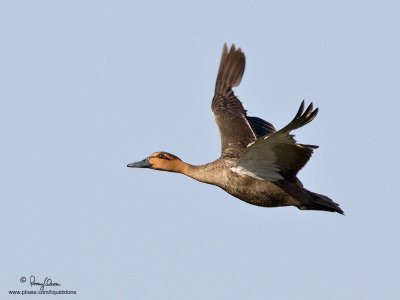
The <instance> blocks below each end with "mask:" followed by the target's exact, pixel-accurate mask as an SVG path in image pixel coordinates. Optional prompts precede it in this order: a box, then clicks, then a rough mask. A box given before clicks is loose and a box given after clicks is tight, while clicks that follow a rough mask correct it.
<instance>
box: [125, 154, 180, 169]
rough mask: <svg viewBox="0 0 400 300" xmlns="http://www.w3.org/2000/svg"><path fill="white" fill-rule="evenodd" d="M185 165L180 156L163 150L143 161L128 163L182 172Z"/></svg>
mask: <svg viewBox="0 0 400 300" xmlns="http://www.w3.org/2000/svg"><path fill="white" fill-rule="evenodd" d="M184 165H185V164H184V162H183V161H182V160H181V159H180V158H179V157H177V156H175V155H173V154H171V153H168V152H163V151H162V152H155V153H153V154H151V155H150V156H149V157H147V158H145V159H143V160H141V161H138V162H134V163H131V164H128V167H129V168H149V169H154V170H160V171H168V172H178V173H182V171H183V167H184Z"/></svg>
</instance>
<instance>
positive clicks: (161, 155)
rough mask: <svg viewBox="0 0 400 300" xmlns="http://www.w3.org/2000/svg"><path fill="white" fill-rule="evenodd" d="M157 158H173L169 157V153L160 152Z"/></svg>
mask: <svg viewBox="0 0 400 300" xmlns="http://www.w3.org/2000/svg"><path fill="white" fill-rule="evenodd" d="M157 158H160V159H166V160H171V159H172V158H170V157H168V156H167V155H165V154H163V153H160V154H158V155H157Z"/></svg>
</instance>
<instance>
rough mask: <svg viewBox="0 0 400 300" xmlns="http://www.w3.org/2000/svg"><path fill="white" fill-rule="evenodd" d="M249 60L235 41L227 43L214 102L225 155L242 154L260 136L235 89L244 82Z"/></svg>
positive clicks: (230, 156) (213, 107)
mask: <svg viewBox="0 0 400 300" xmlns="http://www.w3.org/2000/svg"><path fill="white" fill-rule="evenodd" d="M245 62H246V60H245V56H244V53H243V52H242V50H241V49H240V48H238V49H236V47H235V45H232V46H231V48H230V50H229V51H228V46H227V45H226V44H225V45H224V48H223V51H222V57H221V63H220V66H219V70H218V75H217V81H216V84H215V93H214V98H213V100H212V103H211V109H212V111H213V113H214V116H215V122H216V123H217V125H218V128H219V132H220V136H221V157H222V158H239V157H240V156H241V155H242V154H243V152H244V150H245V149H246V147H247V145H248V144H249V143H251V142H254V141H255V140H256V135H255V133H254V132H253V129H252V126H251V125H250V123H249V121H248V119H247V117H246V110H245V109H244V107H243V105H242V102H240V100H239V99H238V98H237V97H236V96H235V94H234V93H233V90H232V88H233V87H236V86H238V85H239V84H240V81H241V79H242V76H243V73H244V68H245ZM250 122H252V121H250ZM253 123H255V121H254V122H253ZM255 126H256V125H255Z"/></svg>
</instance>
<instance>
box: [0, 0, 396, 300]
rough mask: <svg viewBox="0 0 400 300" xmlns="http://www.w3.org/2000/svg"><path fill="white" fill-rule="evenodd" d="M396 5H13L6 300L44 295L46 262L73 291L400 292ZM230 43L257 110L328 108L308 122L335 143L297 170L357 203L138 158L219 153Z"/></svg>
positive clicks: (321, 189) (176, 294)
mask: <svg viewBox="0 0 400 300" xmlns="http://www.w3.org/2000/svg"><path fill="white" fill-rule="evenodd" d="M399 11H400V5H399V4H398V2H396V1H330V2H325V1H275V2H269V1H233V0H230V1H197V2H189V1H2V2H1V3H0V42H1V43H0V137H1V144H0V145H1V147H0V166H1V168H0V182H1V183H0V185H1V188H0V201H1V202H0V203H1V210H0V211H1V218H0V235H1V240H2V242H1V251H0V254H1V256H0V266H1V271H0V298H1V299H17V298H18V297H20V296H9V295H8V291H9V290H24V289H35V290H37V287H35V288H31V287H29V285H28V283H27V282H26V283H20V278H21V277H23V276H26V277H29V276H30V275H34V276H35V277H36V278H37V279H38V280H41V281H43V280H44V278H45V277H50V278H52V279H53V281H54V282H58V283H60V284H61V287H60V288H62V289H65V290H76V291H77V292H78V294H77V295H76V296H74V297H73V296H65V297H62V296H57V297H62V298H68V299H398V298H399V297H400V296H399V295H400V287H399V283H400V281H399V269H400V258H399V256H400V243H399V228H400V219H399V213H400V211H399V210H400V201H399V197H398V196H397V193H396V190H397V187H398V185H399V183H398V169H399V167H400V166H399V143H398V141H397V139H398V135H399V129H400V128H399V125H398V121H399V119H398V118H399V113H400V107H399V104H398V103H399V101H400V82H399V78H400V42H399V30H400V18H399ZM224 42H227V43H233V42H234V43H235V44H236V45H237V46H240V47H241V48H242V49H243V51H244V52H245V54H246V58H247V68H246V72H245V75H244V78H243V81H242V84H241V86H240V87H239V88H237V89H236V94H237V95H238V97H239V98H240V99H241V100H242V101H243V103H244V104H245V106H246V108H247V109H248V111H249V114H250V115H255V116H258V117H262V118H265V119H267V120H269V121H271V122H272V123H273V124H274V125H275V126H276V127H277V128H280V127H282V126H284V125H286V124H287V122H288V121H290V120H291V119H292V118H293V116H294V114H295V113H296V111H297V109H298V105H299V104H300V102H301V100H302V99H306V101H307V103H309V102H311V101H312V102H313V103H314V104H315V105H316V106H317V107H319V108H320V113H319V114H318V117H317V118H316V119H315V120H314V121H313V122H312V123H310V124H309V125H307V126H306V127H304V128H302V129H300V130H298V131H296V132H295V133H296V137H297V139H298V140H299V141H301V142H303V143H310V144H317V145H319V146H320V148H319V149H318V150H317V151H316V152H315V154H314V156H313V158H312V159H311V161H310V162H309V163H308V165H307V166H306V168H305V169H303V170H302V171H301V172H300V174H299V177H300V179H301V180H302V181H303V183H304V185H305V186H306V187H307V188H309V189H310V190H312V191H315V192H318V193H322V194H326V195H328V196H329V197H331V198H332V199H334V200H335V201H336V202H338V203H340V205H341V207H342V208H343V210H344V211H345V213H346V216H341V215H339V214H333V213H326V212H312V211H311V212H310V211H299V210H298V209H296V208H293V207H289V208H272V209H268V208H260V207H256V206H252V205H249V204H246V203H244V202H242V201H240V200H238V199H236V198H233V197H232V196H230V195H228V194H226V193H225V192H223V191H222V190H220V189H218V188H216V187H213V186H210V185H206V184H200V183H198V182H196V181H194V180H191V179H189V178H186V177H185V176H182V175H178V174H171V173H165V172H155V171H152V170H139V169H128V168H127V167H126V164H127V163H130V162H134V161H137V160H141V159H143V158H145V157H146V156H147V155H149V154H150V153H152V152H154V151H158V150H165V151H168V152H171V153H174V154H176V155H178V156H179V157H181V158H182V159H183V160H185V161H187V162H190V163H192V164H202V163H206V162H209V161H212V160H214V159H216V158H217V157H218V156H219V151H220V141H219V133H218V129H217V126H216V125H215V123H214V118H213V115H212V112H211V110H210V103H211V98H212V96H213V89H214V83H215V77H216V73H217V70H218V64H219V60H220V55H221V50H222V45H223V43H224ZM26 297H28V296H26ZM31 297H33V296H31ZM42 297H43V298H45V297H52V296H48V295H46V296H42ZM36 298H41V296H37V297H36ZM46 299H47V298H46Z"/></svg>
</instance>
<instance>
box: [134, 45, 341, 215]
mask: <svg viewBox="0 0 400 300" xmlns="http://www.w3.org/2000/svg"><path fill="white" fill-rule="evenodd" d="M244 69H245V56H244V54H243V52H242V51H241V49H240V48H239V49H236V47H235V45H232V46H231V48H230V50H228V47H227V45H226V44H225V45H224V48H223V52H222V58H221V63H220V66H219V70H218V75H217V81H216V85H215V94H214V97H213V100H212V103H211V109H212V111H213V113H214V116H215V121H216V123H217V125H218V128H219V131H220V136H221V156H220V158H218V159H217V160H216V161H214V162H211V163H208V164H205V165H201V166H193V165H190V164H188V163H186V162H183V161H182V160H181V159H180V158H178V157H177V156H175V155H173V154H170V153H167V152H155V153H153V154H151V155H150V156H149V157H147V158H146V159H144V160H142V161H139V162H136V163H132V164H129V165H128V167H135V168H151V169H155V170H161V171H169V172H176V173H182V174H185V175H187V176H189V177H192V178H194V179H196V180H198V181H201V182H204V183H209V184H213V185H216V186H218V187H220V188H222V189H223V190H225V191H226V192H228V193H229V194H231V195H233V196H235V197H237V198H239V199H241V200H243V201H245V202H247V203H250V204H254V205H258V206H264V207H277V206H290V205H292V206H295V207H297V208H299V209H302V210H323V211H332V212H338V213H341V214H343V211H342V210H341V209H340V207H339V205H338V204H337V203H335V202H333V201H332V200H331V199H329V198H328V197H327V196H324V195H320V194H317V193H313V192H311V191H308V190H307V189H305V188H304V187H303V185H302V183H301V182H300V180H299V179H298V178H297V173H298V172H299V171H300V169H301V168H303V167H304V166H305V164H306V163H307V162H308V160H309V159H310V157H311V155H312V153H313V150H314V149H316V148H318V146H314V145H306V144H298V143H297V142H296V140H295V139H294V137H293V135H291V134H290V132H291V131H292V130H295V129H298V128H300V127H302V126H304V125H306V124H308V123H309V122H311V121H312V120H313V119H314V118H315V117H316V115H317V113H318V109H315V110H314V109H313V105H312V103H311V104H310V105H309V106H308V107H307V108H306V110H304V101H303V102H302V103H301V105H300V108H299V110H298V112H297V114H296V115H295V117H294V118H293V120H292V121H291V122H290V123H289V124H288V125H286V126H285V127H283V128H282V129H280V130H278V131H277V130H276V129H275V128H274V126H273V125H272V124H271V123H269V122H267V121H265V120H263V119H260V118H257V117H250V116H247V112H246V110H245V109H244V107H243V105H242V103H241V102H240V100H239V99H238V98H237V97H236V96H235V94H234V93H233V90H232V88H233V87H236V86H238V85H239V84H240V81H241V79H242V76H243V73H244Z"/></svg>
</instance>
